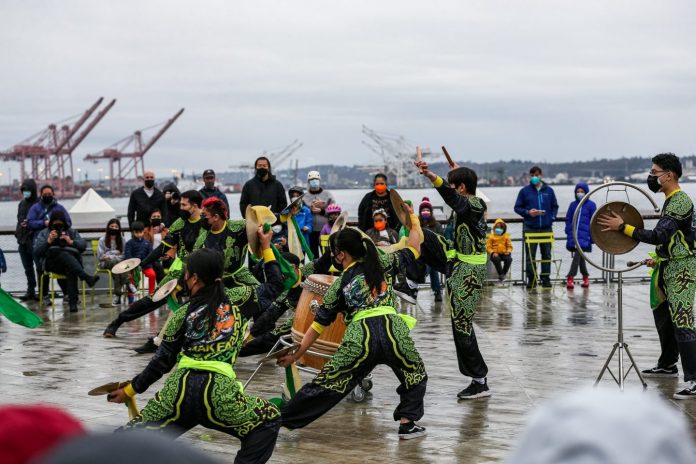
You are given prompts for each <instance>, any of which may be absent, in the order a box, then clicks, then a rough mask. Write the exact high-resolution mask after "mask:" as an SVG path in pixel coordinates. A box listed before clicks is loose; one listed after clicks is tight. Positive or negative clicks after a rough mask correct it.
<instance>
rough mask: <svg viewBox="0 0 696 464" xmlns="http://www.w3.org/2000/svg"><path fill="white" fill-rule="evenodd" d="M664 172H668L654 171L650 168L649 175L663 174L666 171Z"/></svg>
mask: <svg viewBox="0 0 696 464" xmlns="http://www.w3.org/2000/svg"><path fill="white" fill-rule="evenodd" d="M666 172H669V171H655V170H654V169H651V170H650V175H651V176H656V175H658V174H660V175H662V174H664V173H666Z"/></svg>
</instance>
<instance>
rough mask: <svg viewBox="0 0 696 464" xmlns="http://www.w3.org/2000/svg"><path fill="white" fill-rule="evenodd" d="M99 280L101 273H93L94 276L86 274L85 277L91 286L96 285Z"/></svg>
mask: <svg viewBox="0 0 696 464" xmlns="http://www.w3.org/2000/svg"><path fill="white" fill-rule="evenodd" d="M98 280H99V275H98V274H97V275H93V276H91V275H87V276H85V278H84V281H85V282H86V283H87V286H88V287H89V288H92V287H94V284H96V283H97V281H98Z"/></svg>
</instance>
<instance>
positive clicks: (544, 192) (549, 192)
mask: <svg viewBox="0 0 696 464" xmlns="http://www.w3.org/2000/svg"><path fill="white" fill-rule="evenodd" d="M530 209H540V210H544V211H546V213H544V214H541V215H539V216H536V217H532V216H530V215H529V210H530ZM515 212H516V213H517V214H519V215H520V216H522V218H523V219H524V228H525V229H533V230H534V229H536V230H539V229H550V228H551V227H552V225H553V221H555V220H556V216H558V201H556V194H555V193H554V191H553V189H552V188H551V187H549V186H548V185H546V184H545V183H542V184H541V188H540V189H538V190H537V188H536V187H535V186H533V185H532V184H531V183H530V184H528V185H526V186H524V187H522V188H521V189H520V192H519V193H518V194H517V201H516V202H515Z"/></svg>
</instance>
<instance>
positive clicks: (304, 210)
mask: <svg viewBox="0 0 696 464" xmlns="http://www.w3.org/2000/svg"><path fill="white" fill-rule="evenodd" d="M303 193H304V187H301V186H298V185H296V186H294V187H290V189H289V190H288V197H290V203H292V202H293V201H295V200H296V199H297V198H298V197H301V196H302V194H303ZM295 211H297V212H295ZM283 212H284V213H285V211H283ZM288 212H290V213H291V214H292V215H293V216H295V220H296V221H297V226H298V227H299V228H300V230H301V231H302V235H303V236H304V239H305V241H306V242H307V244H308V245H309V234H311V233H312V225H313V218H312V210H311V209H309V207H308V206H307V205H305V204H304V203H300V205H299V209H298V208H295V209H293V211H289V210H288Z"/></svg>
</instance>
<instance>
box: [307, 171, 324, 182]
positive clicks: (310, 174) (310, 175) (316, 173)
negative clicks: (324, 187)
mask: <svg viewBox="0 0 696 464" xmlns="http://www.w3.org/2000/svg"><path fill="white" fill-rule="evenodd" d="M312 179H319V180H321V175H320V174H319V171H309V172H308V173H307V180H312Z"/></svg>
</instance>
